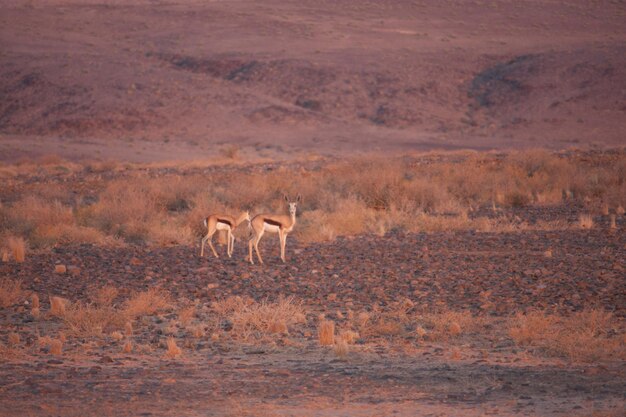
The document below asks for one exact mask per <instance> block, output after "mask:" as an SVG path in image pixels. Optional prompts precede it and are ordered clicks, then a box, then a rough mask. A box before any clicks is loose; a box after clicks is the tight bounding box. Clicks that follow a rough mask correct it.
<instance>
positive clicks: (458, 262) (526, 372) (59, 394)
mask: <svg viewBox="0 0 626 417" xmlns="http://www.w3.org/2000/svg"><path fill="white" fill-rule="evenodd" d="M624 236H625V235H624V234H623V233H618V234H616V233H610V232H608V230H607V229H602V228H599V229H598V230H595V231H593V232H588V231H586V232H577V231H572V232H549V233H545V232H526V233H512V234H505V233H495V234H489V233H481V234H478V235H477V234H474V233H472V232H458V233H433V234H403V233H391V234H388V235H386V236H385V237H378V236H363V237H357V238H354V239H338V240H337V241H336V242H333V243H325V244H313V245H309V246H302V245H300V244H298V242H297V240H295V241H294V240H292V241H291V242H290V244H289V245H288V263H287V264H282V263H280V262H279V258H278V256H277V255H278V250H277V248H278V245H277V242H272V241H270V240H267V241H265V242H264V244H263V245H262V248H263V251H264V254H265V257H266V265H264V266H258V265H254V266H251V265H249V264H248V263H247V262H245V260H244V256H245V254H244V248H243V245H241V244H238V245H237V246H236V247H235V253H234V256H233V258H232V259H223V258H220V259H215V258H212V257H208V258H204V259H201V258H199V256H198V253H197V252H198V248H197V247H196V248H191V247H173V248H163V249H149V248H141V247H137V248H120V249H110V248H109V249H107V248H98V247H93V246H90V245H82V246H76V247H59V248H56V249H55V250H53V251H52V252H51V253H40V254H37V255H33V256H31V257H29V259H28V261H26V262H25V263H23V264H19V265H18V264H0V268H1V275H6V276H11V277H15V278H19V279H21V280H22V282H23V283H24V288H25V289H28V290H33V291H36V292H37V293H39V294H42V295H43V294H54V295H59V296H63V297H67V298H71V299H74V300H76V299H88V298H89V296H90V293H91V292H92V291H93V289H94V288H97V287H100V286H103V285H113V286H116V287H119V288H123V289H124V291H132V290H144V289H147V288H149V287H161V288H163V289H165V290H166V291H167V292H169V293H171V294H172V295H173V297H174V298H175V299H177V300H180V299H196V300H199V303H200V305H209V304H210V303H211V302H212V301H216V300H222V299H224V298H226V297H228V296H242V297H246V296H247V297H251V298H253V299H255V300H263V299H269V300H272V299H275V298H276V297H277V295H278V294H280V295H284V296H294V297H296V298H297V299H299V300H302V302H303V306H304V308H305V311H306V312H307V313H306V315H307V322H306V323H305V324H304V325H303V326H299V327H298V328H297V329H294V330H292V331H291V332H290V334H289V336H288V337H285V338H277V339H276V340H274V341H272V342H263V343H237V342H233V341H229V340H227V339H220V340H218V341H214V340H211V339H208V340H207V338H200V339H192V340H191V341H189V343H188V344H186V345H185V347H184V348H183V350H184V353H183V355H182V357H180V358H179V359H174V360H172V359H166V358H164V357H163V355H164V352H165V350H164V349H163V348H162V347H161V344H162V342H163V340H164V338H165V335H163V334H160V332H159V330H158V329H159V328H161V327H160V326H161V324H160V323H163V322H164V321H165V322H167V320H168V317H169V318H171V317H174V316H175V315H173V314H169V315H167V314H166V315H165V316H163V315H159V316H157V317H156V318H150V319H149V320H146V321H143V322H141V323H142V324H138V325H137V327H136V331H135V335H134V341H135V343H137V344H138V345H139V346H142V345H145V346H152V349H154V350H151V352H150V353H145V352H144V353H142V352H134V353H128V354H127V353H121V351H120V349H121V345H120V343H119V342H118V341H115V340H112V339H111V338H108V337H105V338H104V339H102V340H101V341H100V342H97V343H96V344H92V345H89V348H85V347H82V346H83V343H85V340H82V339H80V338H70V339H69V341H68V342H67V343H66V347H65V348H64V354H63V355H62V356H55V355H51V354H49V353H46V349H45V348H42V349H41V350H40V352H39V353H37V354H35V355H31V356H28V357H26V358H23V359H22V360H13V361H9V362H8V363H7V362H5V363H3V364H2V366H1V367H0V373H1V377H0V380H1V381H2V383H1V384H0V400H1V402H2V404H3V409H2V412H1V413H2V415H7V416H16V415H25V416H26V415H155V416H161V415H189V416H195V415H277V416H282V415H293V416H300V415H310V416H326V415H346V416H372V415H402V416H405V415H406V416H413V415H419V416H431V415H432V416H447V415H471V416H473V415H476V416H481V415H529V416H534V415H546V416H547V415H567V416H589V415H598V416H605V415H606V416H617V415H620V414H621V413H623V411H624V397H623V393H624V390H625V388H626V369H625V368H624V363H623V362H611V361H609V362H601V363H589V364H581V363H572V362H570V361H568V360H566V359H562V358H550V357H541V356H540V357H537V356H533V355H531V354H530V353H529V352H528V351H526V350H525V349H523V348H522V349H520V348H519V347H517V346H516V345H514V344H512V343H511V342H510V340H507V339H506V337H504V335H503V334H501V333H499V332H497V331H495V330H494V332H493V333H492V334H490V331H489V330H483V332H484V334H483V335H482V336H481V337H475V336H474V335H471V334H468V335H464V336H463V337H462V338H461V339H459V340H456V341H448V340H446V341H434V342H432V341H427V340H424V341H416V340H415V338H414V336H413V331H414V329H413V328H411V325H408V327H407V328H406V329H405V330H406V333H405V332H404V331H403V332H402V333H401V334H400V335H399V336H394V337H393V338H385V337H382V338H380V339H378V340H375V341H371V340H370V341H367V342H363V343H362V344H359V343H358V342H357V344H356V345H354V347H353V348H352V349H351V351H350V352H349V353H348V354H347V355H346V356H338V355H337V354H335V353H334V352H333V350H332V349H331V348H326V347H323V346H320V345H319V343H318V341H317V337H316V335H315V326H316V322H317V319H316V318H317V315H318V314H319V313H324V314H325V315H326V317H327V318H330V319H333V320H335V321H336V322H337V323H339V324H340V323H342V321H345V320H346V319H345V314H346V312H347V309H352V310H354V311H368V310H369V311H371V310H372V308H373V306H374V305H377V306H378V307H376V308H380V309H381V310H382V311H386V310H388V309H390V308H391V307H392V306H393V305H394V302H397V300H399V299H401V297H402V296H405V295H410V298H412V299H413V300H415V303H416V306H415V308H416V309H418V310H419V311H434V310H436V309H437V308H442V307H445V308H449V309H460V310H463V309H468V310H470V311H472V312H473V313H474V314H476V315H477V316H482V317H490V318H492V319H496V320H497V318H498V317H506V316H509V315H510V314H511V313H512V312H514V311H527V310H532V309H535V308H540V309H548V310H549V309H553V310H554V311H556V312H560V313H568V312H573V311H579V310H581V309H582V308H583V307H585V306H590V305H594V306H596V307H600V308H605V309H609V310H612V311H614V314H615V315H617V316H620V317H623V316H624V314H625V313H626V310H624V306H626V300H625V299H624V297H625V296H624V294H626V288H625V287H624V285H625V281H624V279H623V276H624V275H623V271H624V268H626V264H625V263H624V259H626V253H625V250H626V240H625V237H624ZM274 243H276V245H274ZM548 247H551V248H552V249H553V255H552V257H550V258H547V257H545V256H544V255H543V253H544V251H545V250H546V248H548ZM223 249H224V247H219V248H218V250H220V251H223ZM56 263H63V264H67V265H72V266H75V267H78V271H79V272H77V273H75V274H73V275H69V274H56V273H54V265H55V264H56ZM487 287H488V288H490V289H491V290H492V291H491V294H490V295H489V296H488V297H487V298H485V296H484V294H481V293H482V291H483V290H484V288H487ZM46 304H47V300H44V299H42V310H47V305H46ZM20 310H21V312H20ZM342 312H343V313H342ZM342 314H343V315H342ZM2 322H3V327H4V326H7V328H8V327H11V328H13V327H17V328H19V329H22V330H21V331H22V332H23V339H24V340H25V341H30V343H34V339H33V338H34V337H35V334H36V333H37V332H41V333H42V334H48V333H51V328H50V327H49V326H52V328H55V326H57V327H58V326H59V323H58V320H57V322H56V323H55V320H54V319H53V320H52V321H51V322H50V321H45V320H42V321H39V320H35V321H33V319H32V318H29V317H28V314H27V313H25V312H24V311H23V307H21V308H20V307H19V306H15V307H14V308H12V309H6V310H3V312H2ZM46 323H48V324H46ZM185 334H186V333H185V330H184V329H183V328H179V329H177V330H176V332H175V335H176V337H180V340H189V339H190V336H188V335H187V336H186V335H185ZM27 343H28V342H27Z"/></svg>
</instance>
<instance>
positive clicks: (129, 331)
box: [124, 321, 133, 337]
mask: <svg viewBox="0 0 626 417" xmlns="http://www.w3.org/2000/svg"><path fill="white" fill-rule="evenodd" d="M124 334H125V335H126V336H127V337H131V336H132V335H133V323H132V322H131V321H127V322H126V324H125V325H124Z"/></svg>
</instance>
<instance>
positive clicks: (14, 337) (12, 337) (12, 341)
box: [8, 332, 20, 346]
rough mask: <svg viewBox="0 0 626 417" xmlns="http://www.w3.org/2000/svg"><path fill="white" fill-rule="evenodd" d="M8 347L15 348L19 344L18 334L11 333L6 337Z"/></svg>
mask: <svg viewBox="0 0 626 417" xmlns="http://www.w3.org/2000/svg"><path fill="white" fill-rule="evenodd" d="M8 342H9V346H17V345H19V344H20V335H19V333H15V332H11V333H9V336H8Z"/></svg>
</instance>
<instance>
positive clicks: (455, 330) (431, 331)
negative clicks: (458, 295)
mask: <svg viewBox="0 0 626 417" xmlns="http://www.w3.org/2000/svg"><path fill="white" fill-rule="evenodd" d="M418 322H419V325H420V326H423V327H424V328H425V329H426V330H425V331H426V332H427V333H426V334H428V338H429V339H430V340H448V339H449V338H451V337H458V336H460V335H462V334H464V333H469V332H476V331H479V330H480V329H481V327H482V324H483V323H482V320H481V319H480V318H479V317H475V316H473V315H472V314H471V313H470V312H469V311H442V312H439V313H429V314H423V315H422V316H420V317H419V319H418Z"/></svg>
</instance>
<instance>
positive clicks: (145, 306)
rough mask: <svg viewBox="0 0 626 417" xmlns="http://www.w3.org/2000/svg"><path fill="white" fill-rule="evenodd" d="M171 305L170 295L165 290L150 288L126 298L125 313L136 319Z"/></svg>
mask: <svg viewBox="0 0 626 417" xmlns="http://www.w3.org/2000/svg"><path fill="white" fill-rule="evenodd" d="M171 306H172V303H171V300H170V297H169V295H168V294H167V293H166V292H165V291H163V290H161V289H159V288H150V289H148V290H146V291H143V292H139V293H136V294H135V295H133V296H132V297H131V298H129V299H128V300H126V303H125V305H124V309H123V314H124V315H125V316H126V317H128V318H130V319H134V318H137V317H141V316H145V315H152V314H155V313H157V312H158V311H161V310H165V309H168V308H170V307H171Z"/></svg>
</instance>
